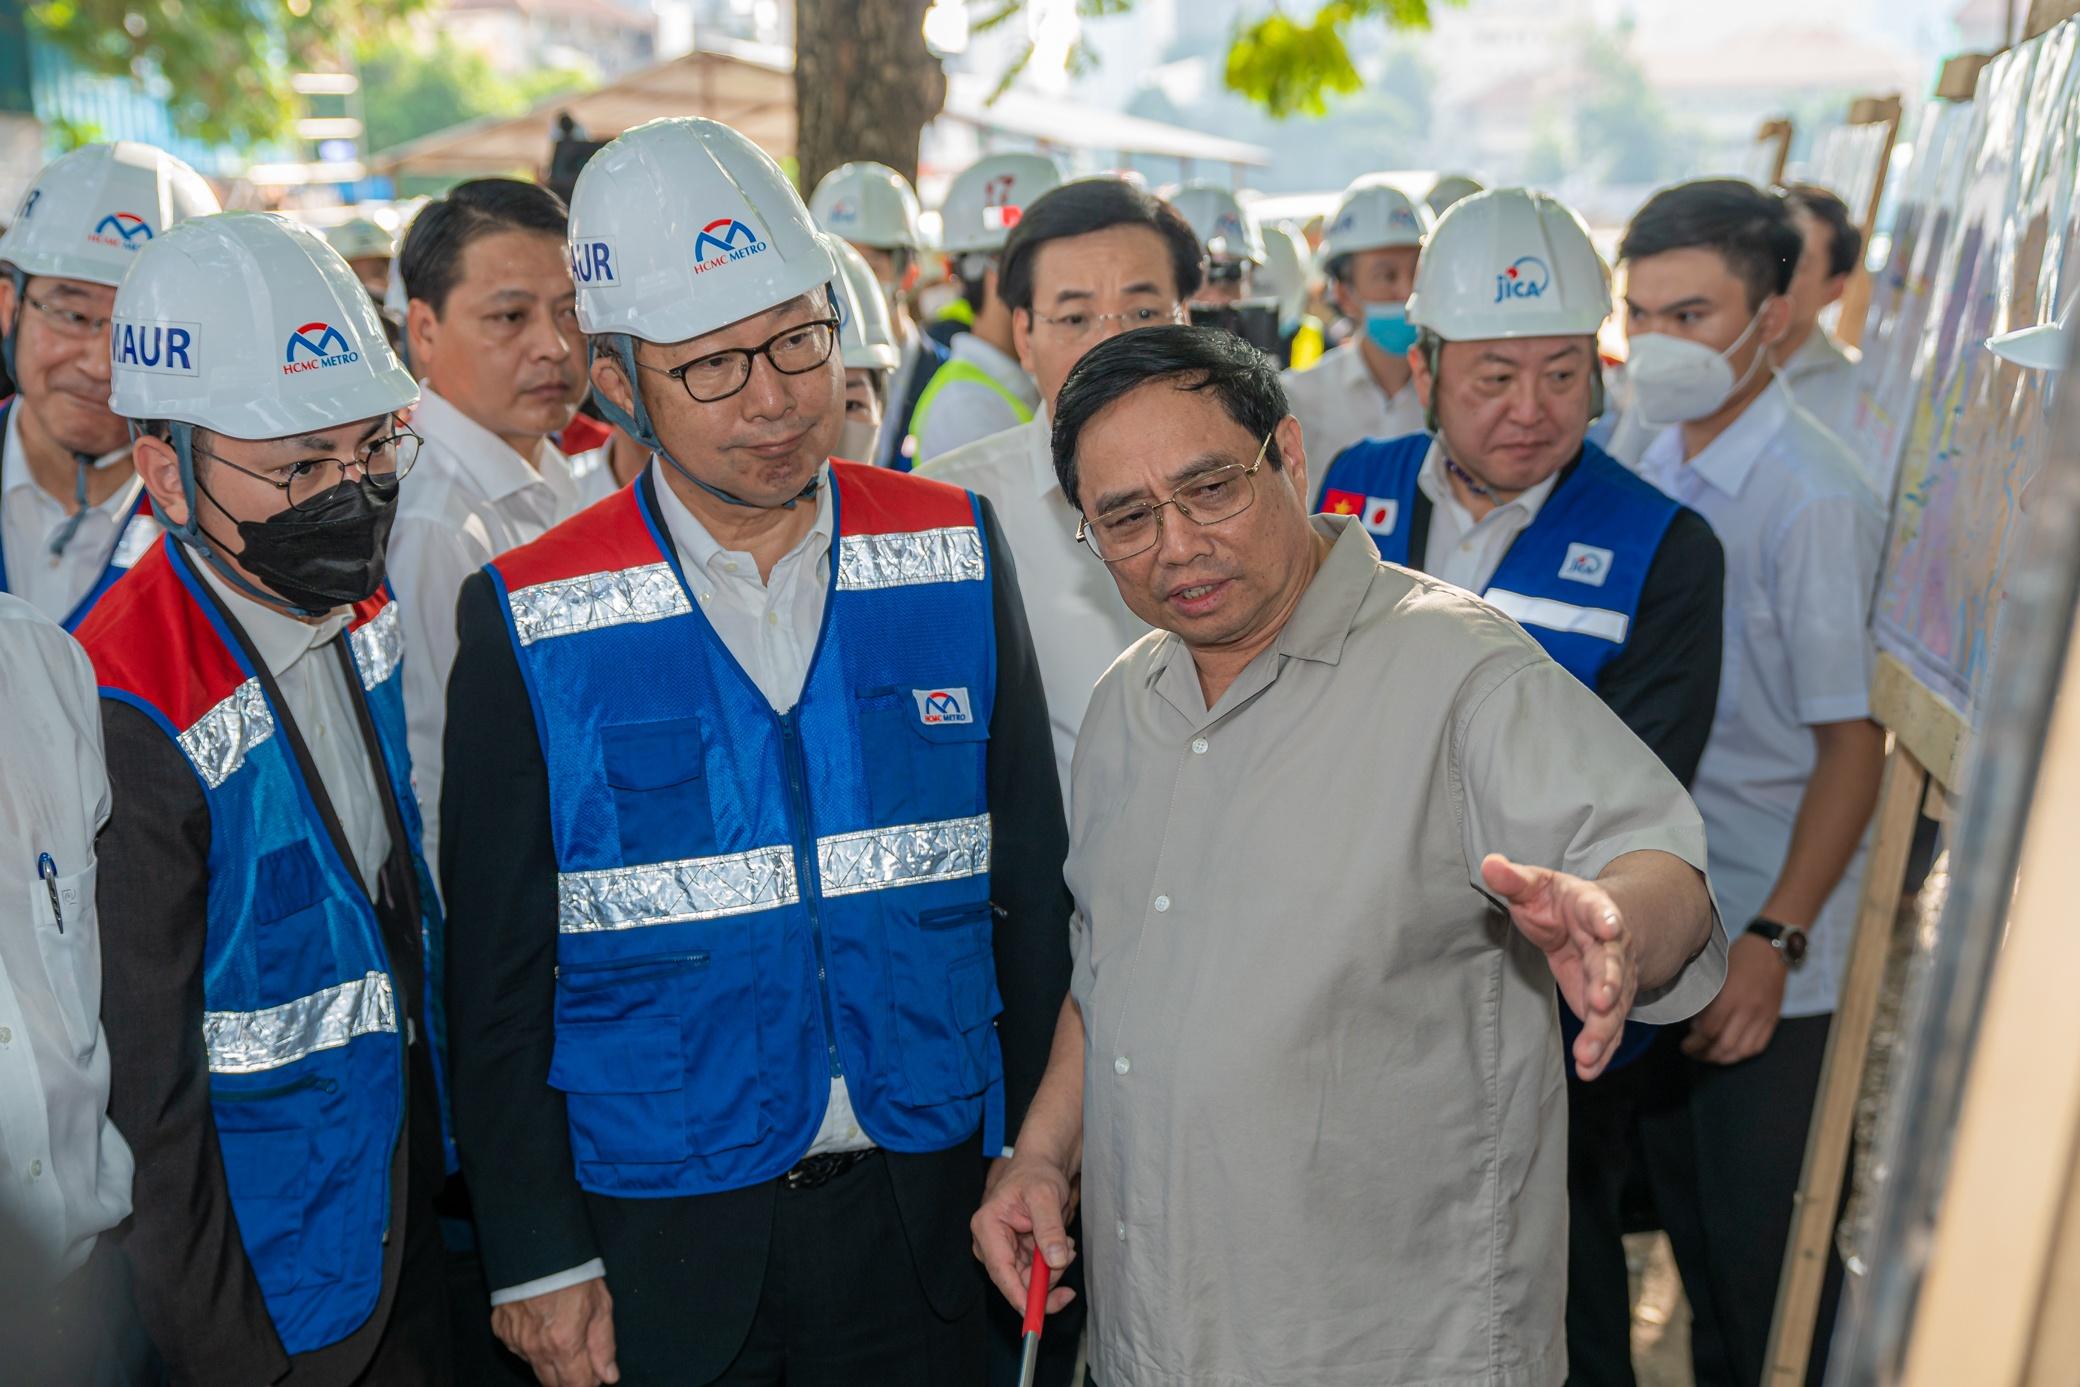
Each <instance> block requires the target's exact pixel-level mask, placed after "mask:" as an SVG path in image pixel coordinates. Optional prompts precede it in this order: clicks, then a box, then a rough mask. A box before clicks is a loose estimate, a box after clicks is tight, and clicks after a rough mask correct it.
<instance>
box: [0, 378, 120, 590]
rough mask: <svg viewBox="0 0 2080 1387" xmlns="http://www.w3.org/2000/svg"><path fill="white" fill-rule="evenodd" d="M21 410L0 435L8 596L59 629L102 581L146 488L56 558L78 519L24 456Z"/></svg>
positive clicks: (91, 522) (102, 512) (103, 510)
mask: <svg viewBox="0 0 2080 1387" xmlns="http://www.w3.org/2000/svg"><path fill="white" fill-rule="evenodd" d="M21 421H22V409H21V402H20V401H19V400H17V401H16V402H15V404H14V407H13V408H11V409H9V410H8V411H7V430H6V432H5V434H4V435H0V550H4V552H5V553H6V556H7V572H6V573H5V575H0V576H4V577H5V578H6V580H7V581H6V585H5V591H7V592H11V593H13V594H14V595H15V596H17V597H19V598H21V599H22V600H23V601H24V602H27V603H28V604H29V605H30V606H32V607H34V608H35V609H36V610H37V611H39V612H42V613H43V614H44V615H45V616H47V617H49V618H50V619H51V620H52V621H63V620H64V619H65V618H66V617H68V616H70V615H72V609H73V608H74V607H77V606H78V605H79V602H80V599H81V598H82V597H85V596H86V595H87V594H88V593H89V592H91V591H92V590H93V588H94V584H96V583H98V582H100V581H101V574H102V570H104V569H106V568H107V567H108V560H109V556H110V555H111V554H113V553H114V552H115V548H116V544H117V542H118V541H119V540H121V539H122V537H123V529H124V526H125V525H126V524H128V523H129V520H130V514H131V512H132V511H135V510H136V509H137V498H138V496H139V495H140V494H141V493H142V492H143V490H144V481H143V479H141V478H139V477H132V478H131V479H130V480H129V481H128V482H125V483H124V484H123V485H122V486H119V487H117V488H116V489H115V491H114V492H113V493H111V494H110V495H109V497H108V498H107V499H106V500H104V501H102V503H101V504H100V505H98V506H92V507H90V508H88V511H87V518H86V519H84V520H82V521H80V524H79V529H78V530H77V531H76V532H75V533H74V534H73V536H72V539H71V540H70V541H69V542H68V543H67V544H66V546H65V552H64V553H62V554H52V553H51V541H52V540H53V539H55V538H56V537H57V535H58V532H59V531H60V530H62V529H64V528H65V522H66V521H67V520H69V519H70V518H71V516H72V503H71V501H70V499H67V500H64V501H60V500H59V499H58V498H57V497H55V496H53V495H51V494H50V493H49V492H48V491H45V490H44V489H43V488H42V487H41V486H39V485H37V482H36V478H35V477H34V476H32V475H30V472H29V459H28V456H27V454H25V453H24V452H23V451H22V422H21ZM158 535H159V529H158V526H157V525H154V524H150V523H147V524H144V525H140V526H139V527H138V532H137V539H136V540H134V541H133V543H140V542H144V541H149V540H153V539H156V538H158Z"/></svg>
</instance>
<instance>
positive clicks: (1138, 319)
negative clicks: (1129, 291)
mask: <svg viewBox="0 0 2080 1387" xmlns="http://www.w3.org/2000/svg"><path fill="white" fill-rule="evenodd" d="M1033 321H1034V322H1037V323H1045V324H1046V325H1047V326H1048V327H1050V328H1052V329H1053V330H1054V332H1055V335H1056V336H1058V337H1061V338H1064V339H1065V340H1067V341H1070V342H1081V341H1082V340H1083V339H1084V338H1086V337H1089V336H1090V335H1091V334H1092V333H1094V332H1096V331H1098V329H1099V328H1100V327H1102V326H1103V325H1105V324H1106V323H1118V324H1119V326H1120V331H1122V332H1132V331H1133V330H1134V329H1135V328H1137V327H1153V326H1155V325H1156V324H1158V323H1181V322H1183V321H1184V310H1183V309H1182V308H1179V307H1177V306H1176V305H1174V304H1173V305H1172V306H1171V307H1169V308H1130V309H1128V310H1127V311H1126V312H1124V313H1063V314H1059V315H1057V316H1055V317H1052V318H1050V317H1048V316H1047V315H1046V314H1045V313H1042V312H1039V311H1038V310H1037V309H1036V310H1034V312H1033Z"/></svg>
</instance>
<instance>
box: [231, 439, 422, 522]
mask: <svg viewBox="0 0 2080 1387" xmlns="http://www.w3.org/2000/svg"><path fill="white" fill-rule="evenodd" d="M196 451H197V452H200V453H202V456H204V457H206V458H211V459H213V460H215V461H217V462H221V463H223V464H224V465H225V466H226V467H228V468H230V469H231V470H232V471H234V472H243V473H245V474H246V475H247V476H248V477H252V478H254V479H255V480H256V481H263V482H266V483H267V484H268V485H269V486H271V487H273V488H274V489H275V490H277V491H279V492H281V493H282V494H283V495H285V496H287V497H288V498H289V509H290V510H303V509H304V508H305V507H307V506H309V505H310V504H311V503H312V502H314V501H316V500H318V498H319V497H321V496H324V495H325V494H326V493H327V492H329V491H331V490H332V489H333V488H334V487H335V486H337V485H339V484H340V483H341V482H342V481H345V480H346V476H347V469H348V468H349V467H358V468H360V469H361V475H363V476H364V477H367V478H368V480H369V481H370V482H372V483H374V484H375V485H376V486H378V487H394V486H396V485H397V484H398V483H399V482H401V481H403V480H404V476H405V474H406V473H407V472H409V471H411V470H412V464H413V463H415V462H417V461H418V460H419V435H417V434H415V433H413V432H412V431H411V430H410V429H403V428H401V429H399V430H398V431H397V432H396V433H393V434H389V435H387V436H385V437H382V438H378V439H374V440H372V441H370V442H368V443H365V444H363V445H362V446H361V447H359V448H356V449H355V450H354V456H353V457H351V458H305V459H303V460H302V461H300V462H294V463H291V464H290V465H289V466H287V467H277V468H274V469H271V470H270V471H266V472H255V471H254V470H253V469H252V468H250V467H241V466H239V465H238V464H237V463H235V462H233V461H232V460H231V459H230V458H227V457H225V456H224V455H223V454H222V453H209V452H202V450H201V449H197V450H196Z"/></svg>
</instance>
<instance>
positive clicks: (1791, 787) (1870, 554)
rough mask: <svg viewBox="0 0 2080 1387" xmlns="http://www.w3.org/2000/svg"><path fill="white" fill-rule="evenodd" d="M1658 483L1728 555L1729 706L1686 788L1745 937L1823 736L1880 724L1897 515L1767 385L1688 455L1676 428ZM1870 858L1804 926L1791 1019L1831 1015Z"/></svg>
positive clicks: (1715, 875)
mask: <svg viewBox="0 0 2080 1387" xmlns="http://www.w3.org/2000/svg"><path fill="white" fill-rule="evenodd" d="M1641 471H1642V472H1643V473H1644V475H1645V476H1646V478H1647V480H1649V481H1651V482H1653V483H1654V484H1655V485H1657V486H1659V487H1660V488H1661V489H1662V490H1663V491H1666V492H1667V493H1668V494H1669V495H1671V496H1673V497H1675V499H1676V500H1678V501H1681V502H1682V503H1683V504H1684V505H1686V506H1689V507H1690V508H1691V509H1692V510H1695V511H1696V512H1697V513H1698V514H1700V515H1702V516H1703V517H1704V518H1705V519H1706V520H1707V521H1708V522H1710V524H1711V527H1712V530H1713V532H1714V533H1716V534H1717V535H1718V536H1719V542H1720V544H1721V545H1723V546H1724V547H1725V550H1726V636H1725V653H1724V656H1723V659H1722V663H1721V665H1720V675H1719V705H1718V712H1717V716H1716V718H1715V719H1714V721H1713V723H1712V735H1711V739H1710V740H1709V741H1708V742H1706V743H1705V749H1704V758H1703V760H1701V761H1700V762H1699V763H1698V767H1697V779H1696V780H1695V782H1694V783H1693V784H1692V785H1691V787H1690V793H1691V795H1692V797H1693V798H1695V799H1696V801H1697V807H1698V810H1699V811H1700V812H1701V813H1702V814H1703V815H1704V822H1705V832H1706V838H1707V841H1708V843H1709V845H1710V852H1711V879H1712V886H1713V889H1714V890H1716V891H1717V892H1718V898H1719V904H1720V907H1721V908H1722V910H1723V911H1724V912H1725V919H1726V924H1727V929H1728V931H1729V932H1730V933H1731V934H1732V935H1733V936H1734V937H1735V938H1738V937H1739V934H1740V931H1741V930H1743V929H1745V928H1746V927H1747V924H1748V922H1749V921H1750V920H1752V919H1754V918H1755V915H1756V914H1757V912H1759V911H1760V910H1761V909H1762V905H1763V902H1764V901H1766V900H1767V899H1768V898H1769V893H1770V891H1771V889H1772V888H1773V887H1774V886H1775V884H1776V880H1777V877H1778V875H1779V874H1780V873H1781V872H1782V870H1783V867H1784V859H1785V857H1786V856H1787V855H1788V853H1789V852H1790V849H1791V831H1792V825H1793V822H1794V821H1795V820H1796V818H1797V816H1798V806H1799V802H1800V800H1801V799H1802V798H1803V797H1804V795H1805V790H1806V782H1807V781H1808V780H1809V779H1810V778H1811V777H1812V774H1813V763H1814V758H1815V750H1814V745H1813V730H1812V729H1813V727H1814V726H1815V725H1816V724H1819V723H1829V722H1848V721H1850V720H1852V719H1855V718H1862V717H1868V716H1870V674H1871V664H1872V659H1873V651H1872V646H1871V639H1870V634H1869V631H1868V629H1867V622H1868V619H1869V615H1870V600H1871V592H1872V589H1873V587H1874V585H1875V583H1876V581H1877V572H1878V555H1879V550H1880V548H1881V547H1882V545H1883V542H1884V533H1885V518H1884V516H1883V514H1882V513H1881V512H1880V510H1879V507H1878V502H1877V498H1876V497H1875V496H1873V495H1872V494H1871V492H1870V490H1869V488H1868V487H1867V486H1866V485H1865V484H1864V481H1863V477H1862V475H1861V473H1860V472H1859V471H1858V469H1857V464H1856V459H1855V458H1854V457H1853V456H1852V455H1851V454H1850V453H1849V450H1848V449H1847V448H1846V447H1845V446H1844V445H1843V444H1842V442H1841V440H1839V439H1838V438H1836V437H1835V436H1834V435H1833V434H1832V433H1830V432H1828V431H1827V429H1826V428H1824V427H1823V426H1822V425H1821V424H1820V422H1819V421H1818V420H1816V419H1814V418H1813V417H1812V415H1810V414H1808V413H1807V412H1806V411H1805V410H1803V409H1801V408H1799V407H1798V406H1797V405H1796V404H1794V403H1793V402H1792V399H1791V396H1790V394H1789V392H1787V391H1786V390H1785V389H1784V387H1783V386H1782V385H1781V384H1777V385H1771V386H1770V387H1769V388H1768V389H1766V390H1764V391H1763V392H1762V394H1760V395H1758V396H1757V397H1756V398H1755V400H1754V402H1753V403H1752V404H1750V405H1749V406H1748V408H1747V409H1746V410H1745V411H1744V412H1743V413H1742V414H1741V416H1740V418H1738V419H1736V420H1735V421H1734V423H1733V425H1732V427H1731V428H1729V429H1727V430H1726V432H1724V433H1722V434H1720V435H1719V436H1718V437H1717V438H1716V439H1714V440H1712V443H1711V445H1710V446H1708V447H1707V448H1706V449H1705V450H1704V451H1703V452H1701V453H1699V454H1698V455H1697V456H1696V457H1694V458H1691V459H1690V460H1689V461H1688V462H1685V461H1684V460H1683V436H1682V431H1681V429H1680V428H1671V429H1668V430H1667V431H1666V432H1664V433H1662V434H1661V435H1660V436H1659V437H1657V438H1656V439H1655V440H1654V441H1653V443H1652V444H1650V445H1649V446H1648V448H1647V451H1646V455H1645V457H1644V458H1642V460H1641ZM1863 863H1864V852H1863V849H1861V848H1859V849H1858V851H1857V854H1856V857H1855V859H1854V860H1853V861H1851V862H1850V864H1849V867H1848V870H1846V871H1845V872H1843V873H1842V880H1841V883H1840V884H1839V885H1838V886H1836V888H1835V890H1834V894H1832V895H1831V896H1829V897H1828V899H1827V903H1826V904H1825V905H1824V906H1823V907H1822V908H1821V911H1820V914H1819V916H1818V917H1817V918H1815V919H1814V920H1813V922H1812V925H1811V928H1810V930H1809V931H1808V933H1809V935H1810V939H1811V947H1810V949H1809V950H1808V952H1807V954H1806V961H1805V963H1804V965H1803V966H1802V967H1799V968H1797V969H1795V970H1793V971H1792V973H1791V976H1790V979H1789V981H1788V983H1787V985H1786V986H1785V989H1784V1006H1783V1014H1784V1015H1785V1016H1787V1017H1797V1016H1819V1015H1824V1014H1826V1013H1828V1012H1831V1011H1833V1010H1834V1008H1835V1000H1836V997H1837V995H1838V994H1839V993H1840V991H1841V974H1842V966H1843V964H1844V962H1845V961H1846V959H1847V956H1848V949H1849V935H1850V931H1851V930H1852V928H1853V927H1854V925H1855V922H1856V905H1857V898H1858V893H1859V891H1860V890H1861V887H1862V882H1863Z"/></svg>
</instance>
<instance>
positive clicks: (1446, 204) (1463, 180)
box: [1423, 173, 1487, 217]
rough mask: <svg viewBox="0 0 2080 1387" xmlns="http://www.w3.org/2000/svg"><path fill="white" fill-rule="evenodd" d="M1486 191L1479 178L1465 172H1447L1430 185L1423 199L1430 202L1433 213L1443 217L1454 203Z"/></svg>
mask: <svg viewBox="0 0 2080 1387" xmlns="http://www.w3.org/2000/svg"><path fill="white" fill-rule="evenodd" d="M1486 191H1487V189H1485V188H1483V187H1482V186H1481V182H1480V180H1479V179H1477V178H1469V177H1468V176H1467V175H1465V174H1463V173H1447V174H1444V175H1441V176H1440V177H1439V178H1438V180H1437V181H1436V182H1435V183H1433V184H1431V185H1430V191H1429V193H1428V194H1426V195H1425V196H1424V198H1423V201H1424V202H1425V203H1427V204H1429V207H1430V211H1431V213H1432V215H1434V216H1439V217H1441V216H1443V215H1444V214H1445V213H1446V212H1449V211H1450V210H1451V209H1452V206H1453V204H1455V203H1458V202H1462V201H1464V200H1465V199H1467V198H1470V197H1472V196H1473V195H1474V194H1475V193H1480V192H1486Z"/></svg>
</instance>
